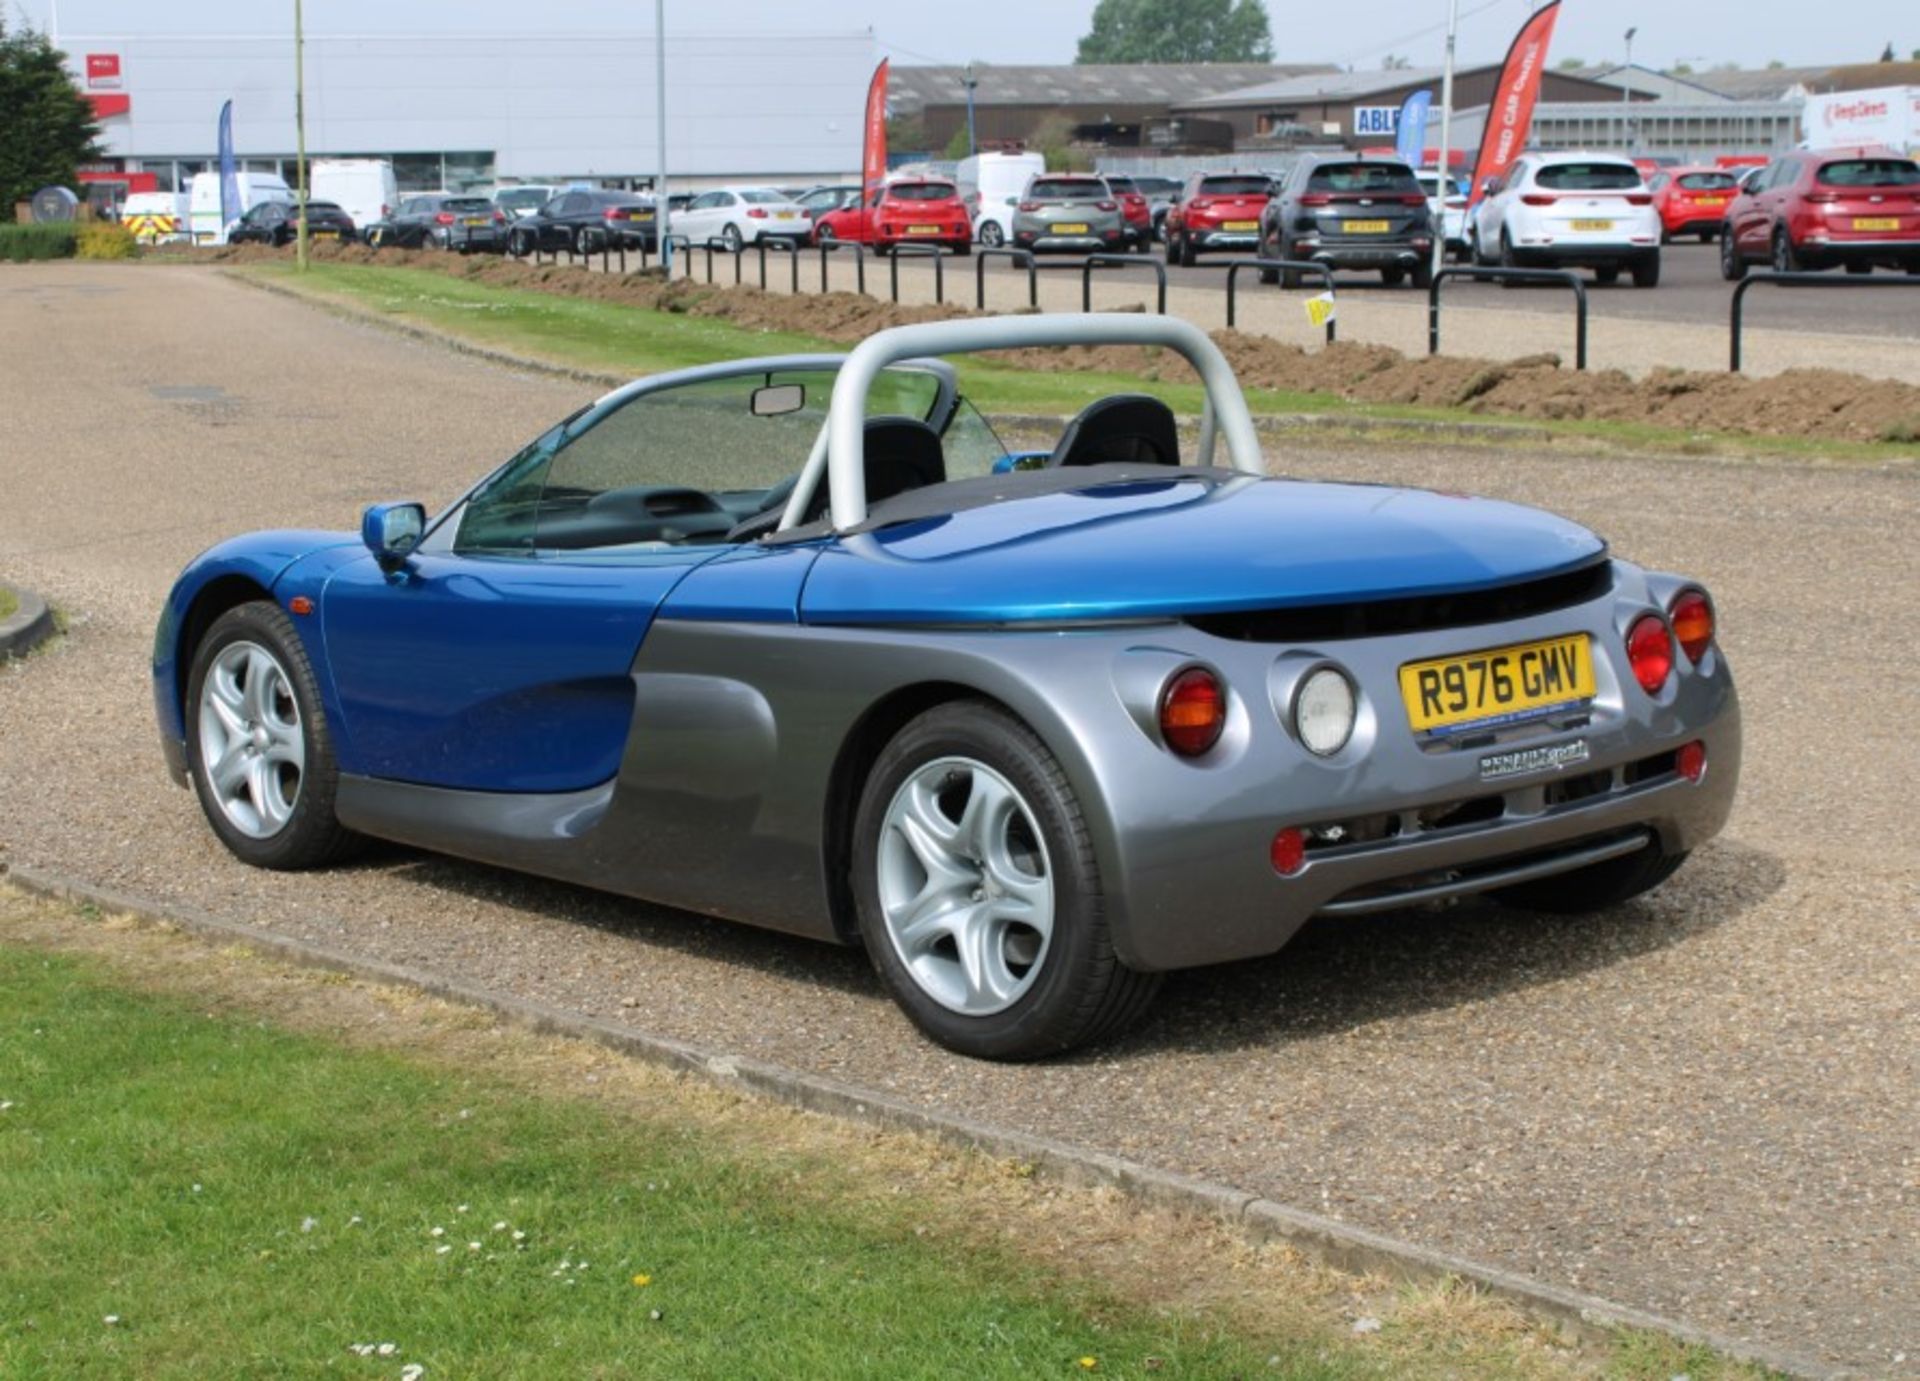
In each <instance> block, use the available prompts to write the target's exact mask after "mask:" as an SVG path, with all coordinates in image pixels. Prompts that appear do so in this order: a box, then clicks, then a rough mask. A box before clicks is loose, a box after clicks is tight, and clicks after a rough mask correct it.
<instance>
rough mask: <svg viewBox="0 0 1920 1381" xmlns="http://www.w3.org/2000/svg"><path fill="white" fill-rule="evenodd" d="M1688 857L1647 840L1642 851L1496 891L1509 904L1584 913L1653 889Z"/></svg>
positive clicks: (1560, 912) (1566, 913) (1567, 913)
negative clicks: (1665, 850) (1667, 851)
mask: <svg viewBox="0 0 1920 1381" xmlns="http://www.w3.org/2000/svg"><path fill="white" fill-rule="evenodd" d="M1686 861H1687V855H1686V853H1685V851H1684V850H1683V851H1682V852H1680V853H1677V854H1670V853H1666V852H1664V851H1663V850H1662V849H1661V848H1660V846H1659V845H1658V844H1648V845H1647V847H1646V848H1644V849H1642V850H1640V852H1638V853H1632V854H1628V855H1626V856H1625V857H1624V858H1610V859H1607V860H1606V861H1605V862H1604V863H1593V864H1589V865H1588V866H1587V867H1585V868H1576V869H1574V870H1573V871H1572V872H1570V873H1556V874H1554V875H1553V876H1552V877H1545V878H1536V879H1534V881H1532V882H1522V883H1519V884H1517V885H1515V886H1513V887H1503V888H1501V889H1500V890H1499V891H1497V892H1495V893H1494V894H1493V895H1494V896H1495V897H1496V898H1498V899H1499V900H1501V901H1503V902H1506V903H1507V904H1508V905H1509V906H1521V907H1525V908H1526V909H1527V910H1529V911H1547V912H1551V913H1553V914H1554V915H1556V916H1585V915H1587V914H1588V913H1590V912H1594V911H1604V910H1606V909H1607V908H1608V907H1610V906H1618V905H1620V903H1622V902H1624V901H1631V900H1632V899H1633V898H1634V897H1637V896H1639V895H1640V894H1641V893H1642V892H1651V891H1652V890H1653V889H1654V888H1656V887H1658V886H1659V885H1660V884H1661V883H1663V882H1665V881H1666V880H1667V879H1668V878H1670V877H1672V876H1673V875H1674V873H1675V872H1676V871H1677V870H1678V869H1679V867H1680V865H1681V864H1682V863H1685V862H1686Z"/></svg>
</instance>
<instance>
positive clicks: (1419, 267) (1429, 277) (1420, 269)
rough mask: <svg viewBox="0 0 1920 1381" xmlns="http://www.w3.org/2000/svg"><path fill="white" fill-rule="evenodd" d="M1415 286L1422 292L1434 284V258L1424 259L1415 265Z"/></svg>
mask: <svg viewBox="0 0 1920 1381" xmlns="http://www.w3.org/2000/svg"><path fill="white" fill-rule="evenodd" d="M1413 286H1414V287H1415V288H1417V289H1418V290H1419V291H1421V292H1426V291H1427V290H1428V289H1429V288H1431V287H1432V286H1433V261H1432V260H1430V259H1422V260H1421V261H1420V262H1419V263H1417V264H1415V265H1414V266H1413Z"/></svg>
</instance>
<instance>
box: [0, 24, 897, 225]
mask: <svg viewBox="0 0 1920 1381" xmlns="http://www.w3.org/2000/svg"><path fill="white" fill-rule="evenodd" d="M0 4H9V6H10V8H11V9H14V10H22V9H23V10H24V12H25V14H26V17H27V19H28V21H29V22H30V23H31V24H32V25H33V26H34V27H36V28H39V29H42V30H43V31H45V32H47V33H48V34H49V35H50V36H51V37H52V38H53V40H54V42H55V43H56V45H57V46H58V47H59V48H60V49H61V50H62V51H64V52H65V53H66V54H67V58H68V61H69V63H70V65H71V68H72V71H73V76H74V80H75V82H76V83H77V84H78V85H79V86H80V88H81V89H82V90H83V91H84V92H85V93H86V94H87V96H88V98H89V99H90V100H91V101H92V102H93V104H94V107H95V110H96V111H97V113H98V115H99V117H100V127H101V132H102V139H101V142H102V144H103V145H104V147H105V150H106V154H107V160H106V161H105V162H104V163H102V164H101V165H98V166H97V167H95V168H93V169H90V170H89V174H88V175H89V177H90V179H92V180H96V181H119V180H124V183H125V185H126V187H127V188H128V190H135V191H140V190H160V191H166V190H174V189H176V188H184V187H185V185H186V182H187V180H188V179H189V178H191V177H192V175H193V174H194V173H196V172H201V171H204V170H207V169H209V168H211V167H214V166H216V158H217V127H218V120H219V114H220V108H221V106H222V105H223V104H224V103H225V102H226V101H228V100H232V102H233V129H234V146H235V153H236V155H237V156H238V158H239V159H240V160H241V162H242V164H243V166H245V167H247V168H250V169H253V170H256V171H264V172H279V173H281V174H282V175H284V176H285V177H286V178H287V180H288V181H289V182H291V181H293V177H294V168H293V161H294V151H295V147H296V146H295V122H294V104H295V101H294V42H293V32H292V7H291V6H290V5H273V6H263V5H259V4H257V3H241V2H240V0H196V3H194V4H190V5H176V6H155V5H151V4H144V3H131V2H130V0H0ZM735 8H736V9H738V8H739V6H737V5H736V7H735ZM754 8H755V7H748V8H747V9H746V10H745V11H744V13H745V14H746V15H747V16H748V18H746V19H745V20H741V19H739V18H738V17H737V16H733V17H730V12H729V11H728V10H727V8H726V0H717V3H710V4H707V5H703V6H701V7H700V8H699V9H698V10H697V11H696V10H692V8H691V7H688V6H683V5H675V6H671V7H669V9H670V12H669V29H668V33H667V39H666V65H667V121H666V134H667V154H666V156H667V171H668V173H669V175H670V177H672V178H673V179H676V180H679V179H688V180H692V181H698V182H714V181H743V182H771V181H779V182H797V181H807V180H810V179H814V178H824V177H829V176H838V175H841V174H843V173H845V172H846V171H847V170H848V169H852V168H857V167H858V166H859V164H860V138H861V113H862V110H863V107H864V104H865V100H866V89H867V82H868V79H869V77H870V76H871V75H872V72H873V68H874V65H875V63H876V62H877V61H878V60H879V57H878V53H877V50H876V45H875V42H874V39H873V36H872V35H871V34H870V33H866V32H852V33H849V32H834V33H820V32H811V33H809V32H804V31H799V32H796V31H795V26H796V24H803V23H804V19H801V20H798V21H796V20H795V19H793V18H789V17H786V16H782V17H781V18H780V19H779V20H777V21H775V22H776V24H777V30H776V29H773V28H770V27H769V25H768V22H767V21H766V20H764V19H754V18H752V14H753V10H754ZM436 11H437V12H438V13H439V14H440V15H442V16H444V18H442V19H441V20H440V22H439V26H438V27H439V31H437V32H423V31H422V30H426V29H431V28H433V27H434V25H433V21H432V20H431V19H430V18H429V15H430V14H432V13H433V12H436ZM676 12H677V13H676ZM13 17H14V16H13V15H12V14H10V15H9V18H10V19H13ZM305 17H306V33H305V39H306V42H305V86H306V149H307V155H308V157H309V158H322V157H329V158H353V157H363V158H364V157H373V158H387V159H391V160H392V162H393V167H394V173H395V177H396V179H397V180H398V182H399V185H400V187H401V188H402V189H403V190H429V189H434V188H441V187H445V188H449V189H455V190H460V189H465V188H469V187H490V186H493V185H494V184H495V183H496V182H536V181H537V182H548V181H568V180H573V179H591V180H593V181H597V182H603V183H607V184H609V185H634V184H651V182H652V180H653V178H654V177H655V175H656V174H657V173H658V171H659V154H658V147H659V144H658V135H659V126H658V121H657V111H658V94H659V93H658V87H657V84H656V79H655V73H656V70H657V67H656V53H657V49H656V38H655V34H654V32H653V27H652V20H653V7H652V6H650V5H644V4H638V3H635V4H629V5H625V6H620V7H617V8H615V7H612V6H607V5H604V4H599V3H593V0H543V3H542V4H540V5H538V6H533V7H527V6H508V5H497V6H490V5H488V4H485V3H478V2H477V0H476V3H470V4H463V5H460V6H457V7H456V6H450V5H447V6H442V5H429V4H416V5H380V4H375V3H371V0H323V2H321V3H309V4H308V5H307V6H306V16H305ZM627 19H630V20H631V21H632V23H631V24H629V25H627V26H626V27H619V28H615V27H612V26H613V24H615V23H618V22H619V21H621V20H627ZM536 23H537V25H538V29H537V31H536V30H535V29H534V28H533V27H532V26H533V25H534V24H536Z"/></svg>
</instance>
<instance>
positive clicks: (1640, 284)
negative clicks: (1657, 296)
mask: <svg viewBox="0 0 1920 1381" xmlns="http://www.w3.org/2000/svg"><path fill="white" fill-rule="evenodd" d="M1632 271H1633V286H1634V287H1636V288H1657V287H1659V286H1660V251H1659V250H1657V249H1656V250H1653V251H1651V252H1650V253H1647V254H1642V255H1641V256H1640V257H1639V258H1638V259H1635V260H1634V261H1633V265H1632Z"/></svg>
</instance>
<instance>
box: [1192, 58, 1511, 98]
mask: <svg viewBox="0 0 1920 1381" xmlns="http://www.w3.org/2000/svg"><path fill="white" fill-rule="evenodd" d="M1490 66H1491V64H1488V65H1487V66H1486V67H1463V68H1461V69H1460V70H1459V71H1458V72H1455V73H1454V76H1455V77H1456V78H1458V77H1459V76H1460V75H1461V74H1462V73H1464V72H1482V71H1486V70H1488V68H1489V67H1490ZM1444 75H1445V73H1444V72H1443V71H1442V70H1441V69H1440V68H1438V67H1403V68H1401V69H1399V70H1398V71H1394V72H1338V71H1328V72H1314V73H1308V74H1304V75H1296V76H1288V77H1281V78H1279V79H1278V80H1275V81H1267V82H1260V83H1258V84H1256V85H1252V86H1243V87H1241V88H1239V89H1238V90H1229V91H1222V92H1219V93H1217V94H1214V95H1211V96H1202V97H1196V98H1195V99H1193V100H1190V101H1187V102H1184V104H1186V105H1188V106H1191V107H1196V108H1204V107H1206V106H1239V105H1251V104H1255V103H1258V102H1262V101H1313V100H1316V99H1318V98H1320V97H1326V98H1329V99H1332V100H1346V99H1348V98H1350V97H1355V96H1367V95H1371V94H1372V93H1373V92H1375V91H1398V90H1399V89H1400V88H1401V87H1403V86H1419V85H1421V84H1422V83H1425V82H1437V81H1439V80H1440V79H1441V77H1442V76H1444Z"/></svg>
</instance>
